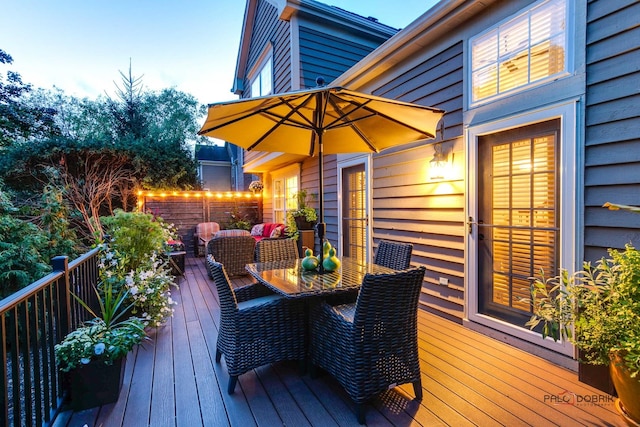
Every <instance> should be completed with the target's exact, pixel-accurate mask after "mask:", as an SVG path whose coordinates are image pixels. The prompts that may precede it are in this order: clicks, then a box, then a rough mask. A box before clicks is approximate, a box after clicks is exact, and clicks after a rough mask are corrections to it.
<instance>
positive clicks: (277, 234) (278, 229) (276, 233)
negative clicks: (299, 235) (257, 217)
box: [269, 227, 282, 238]
mask: <svg viewBox="0 0 640 427" xmlns="http://www.w3.org/2000/svg"><path fill="white" fill-rule="evenodd" d="M280 236H282V227H276V228H274V229H273V231H272V232H271V236H269V237H271V238H278V237H280Z"/></svg>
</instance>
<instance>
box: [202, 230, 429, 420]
mask: <svg viewBox="0 0 640 427" xmlns="http://www.w3.org/2000/svg"><path fill="white" fill-rule="evenodd" d="M212 252H213V253H212ZM212 252H209V253H208V254H207V258H206V263H207V269H208V272H209V275H210V277H211V278H212V279H213V281H214V283H215V286H216V289H217V293H218V297H219V300H220V328H219V332H218V339H217V346H216V362H218V363H219V362H220V361H221V358H222V356H224V359H225V363H226V366H227V371H228V374H229V383H228V387H227V392H228V393H229V394H233V393H234V391H235V388H236V385H237V380H238V376H240V375H242V374H244V373H246V372H248V371H250V370H252V369H254V368H257V367H259V366H262V365H266V364H271V363H275V362H279V361H284V360H298V361H300V366H301V367H302V368H303V372H304V371H308V372H309V373H310V374H311V375H312V377H314V376H316V375H317V373H318V371H319V369H320V370H322V371H325V372H326V373H328V374H329V375H331V376H333V377H334V378H335V379H336V380H337V381H338V383H339V384H340V385H341V386H342V387H343V388H344V390H345V391H346V392H347V394H348V395H349V396H350V398H351V399H352V400H353V401H354V402H355V412H356V416H357V419H358V422H360V423H361V424H364V422H365V411H364V405H365V404H366V403H367V402H368V401H370V400H371V399H373V398H374V397H375V396H377V395H378V394H380V393H382V392H384V391H386V390H388V389H390V388H393V387H396V386H398V385H402V384H412V385H413V390H414V394H415V399H416V400H421V399H422V385H421V380H420V365H419V359H418V343H417V310H418V299H419V296H420V289H421V287H422V282H423V278H424V274H425V268H424V267H417V268H416V267H414V268H412V267H410V259H411V252H412V245H411V244H407V243H400V242H391V241H381V242H380V244H379V245H378V248H377V252H376V256H375V258H374V262H373V263H371V264H368V263H363V262H360V261H357V260H355V259H351V258H348V257H343V258H342V263H341V267H340V268H339V269H337V270H335V271H332V272H328V271H327V272H324V273H322V274H321V273H319V272H315V271H311V272H308V271H305V270H304V269H303V268H302V266H301V259H300V258H299V252H298V248H297V246H296V243H295V241H294V240H291V239H267V240H262V241H259V242H257V243H256V245H255V248H254V251H253V254H254V258H253V260H252V262H249V263H247V264H245V266H244V268H245V272H246V274H248V275H250V276H252V277H253V278H254V279H255V283H252V284H250V285H245V286H242V287H238V288H234V287H233V286H232V285H231V282H230V279H229V274H228V271H227V265H226V264H225V262H221V259H220V258H224V257H221V256H220V255H221V254H219V253H216V252H215V251H212ZM232 258H233V259H237V258H238V257H237V256H236V257H232ZM225 259H229V258H228V257H227V258H225ZM236 272H237V271H236ZM318 368H319V369H318Z"/></svg>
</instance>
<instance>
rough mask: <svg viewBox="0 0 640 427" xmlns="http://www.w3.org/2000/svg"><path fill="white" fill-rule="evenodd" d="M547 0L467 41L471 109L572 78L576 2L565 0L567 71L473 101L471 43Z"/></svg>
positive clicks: (469, 105) (467, 70)
mask: <svg viewBox="0 0 640 427" xmlns="http://www.w3.org/2000/svg"><path fill="white" fill-rule="evenodd" d="M546 1H547V0H539V1H537V2H535V3H532V4H531V5H529V6H528V7H526V8H524V9H522V10H519V11H518V12H516V13H514V14H512V15H510V16H508V17H506V18H505V19H503V20H501V21H500V22H498V23H496V24H495V25H493V26H491V27H490V28H487V29H486V30H484V31H482V32H480V33H478V34H476V35H474V36H473V37H470V38H469V39H468V40H467V55H466V56H467V58H466V62H467V66H466V67H465V69H466V72H465V78H466V80H467V83H466V85H465V86H466V89H467V94H468V96H467V105H468V108H469V109H472V108H475V107H479V106H482V105H486V104H488V103H490V102H493V101H496V100H500V99H502V98H506V97H509V96H512V95H515V94H519V93H522V92H527V91H529V90H532V89H535V88H538V87H540V86H543V85H545V84H548V83H551V82H554V81H556V80H560V79H562V78H566V77H570V76H571V75H572V74H573V71H574V58H575V43H574V40H575V35H574V34H575V33H574V29H575V13H574V3H575V2H574V1H572V0H564V1H565V25H566V29H565V38H566V46H565V55H564V60H565V70H564V72H561V73H557V74H554V75H553V76H548V77H546V78H543V79H540V80H536V81H535V82H533V83H528V84H526V85H523V86H519V87H516V88H513V89H510V90H508V91H506V92H502V93H497V94H495V95H492V96H488V97H486V98H482V99H479V100H477V101H473V100H472V99H473V97H472V95H471V94H472V93H473V70H472V64H473V57H472V55H473V49H472V45H471V43H472V42H473V41H474V40H475V39H477V38H479V37H482V36H483V35H485V34H487V33H488V32H490V31H492V30H494V29H495V28H497V27H499V26H500V25H503V24H505V23H506V22H509V21H510V20H512V19H514V18H516V17H518V16H520V15H522V14H524V13H526V12H528V11H530V10H532V9H534V8H536V7H538V6H539V5H540V4H542V3H544V2H546Z"/></svg>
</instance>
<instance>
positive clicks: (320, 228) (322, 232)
mask: <svg viewBox="0 0 640 427" xmlns="http://www.w3.org/2000/svg"><path fill="white" fill-rule="evenodd" d="M316 132H317V135H318V193H319V195H318V207H319V210H318V213H319V215H318V217H319V218H320V221H319V222H318V225H316V230H317V232H318V240H319V241H320V245H319V247H320V249H319V251H320V265H319V269H318V270H319V272H320V274H322V273H324V266H323V265H322V264H323V261H324V248H323V245H324V236H325V231H326V230H325V229H326V224H325V222H324V176H323V175H324V172H323V166H324V158H323V157H324V153H323V151H324V147H323V145H322V134H323V133H324V131H323V130H319V131H316Z"/></svg>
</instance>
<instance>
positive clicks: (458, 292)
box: [372, 41, 466, 321]
mask: <svg viewBox="0 0 640 427" xmlns="http://www.w3.org/2000/svg"><path fill="white" fill-rule="evenodd" d="M373 93H374V94H375V95H378V96H384V97H387V98H393V99H398V100H401V101H406V102H413V103H416V104H420V105H427V106H432V107H436V108H441V109H443V110H445V111H446V114H445V116H444V119H443V121H444V138H442V136H441V135H440V136H438V137H437V138H436V140H435V141H441V142H443V146H444V147H445V148H446V149H447V150H448V151H453V152H454V153H455V152H457V153H458V155H457V156H456V155H455V154H454V156H453V161H454V162H455V163H457V164H458V167H461V166H460V163H461V162H462V160H463V157H464V156H463V155H462V154H461V153H462V152H463V149H464V148H463V143H464V142H463V135H462V131H463V126H462V109H463V43H462V42H461V41H458V42H456V43H454V44H453V45H451V46H449V47H447V48H445V49H443V50H442V51H440V52H439V53H437V54H435V55H433V56H431V57H428V58H425V59H424V60H423V61H422V62H420V63H418V64H417V65H415V66H414V67H412V68H410V69H408V70H407V71H405V72H404V73H402V74H400V75H398V76H396V77H395V78H393V80H390V81H389V82H387V83H386V84H384V85H382V86H380V87H379V88H377V89H376V90H374V91H373ZM433 142H434V141H433V140H432V141H428V142H427V143H419V144H410V145H408V146H406V148H405V147H401V148H397V149H395V150H389V151H385V152H384V153H381V154H376V155H374V156H373V171H372V178H373V191H372V194H373V239H374V246H377V244H378V242H379V241H380V240H381V239H389V240H399V241H404V242H410V243H412V244H413V258H412V264H414V265H424V266H425V267H426V268H427V273H426V275H425V284H424V286H423V290H422V296H421V299H420V302H421V305H422V307H423V308H425V309H427V310H429V311H432V312H436V313H438V314H440V315H444V316H445V317H449V318H454V319H458V321H461V319H462V317H463V316H464V238H465V232H466V231H465V230H466V228H465V214H464V207H465V193H464V192H465V187H464V180H463V179H456V180H451V181H447V183H446V185H447V192H446V194H444V195H443V194H439V193H441V187H442V183H439V182H435V183H434V182H431V181H430V180H429V179H428V176H427V164H428V160H429V159H431V158H432V157H433V145H432V143H433ZM441 277H443V278H446V279H447V280H448V282H449V284H448V286H442V285H440V284H439V279H440V278H441Z"/></svg>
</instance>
